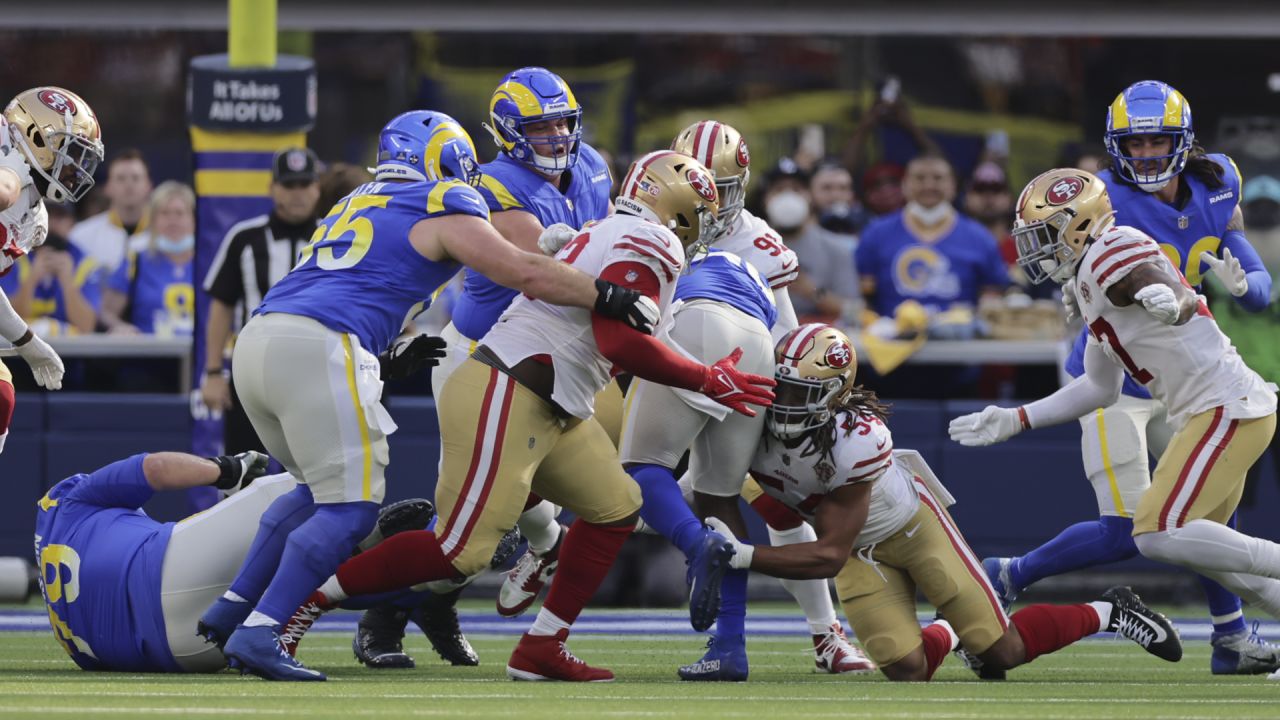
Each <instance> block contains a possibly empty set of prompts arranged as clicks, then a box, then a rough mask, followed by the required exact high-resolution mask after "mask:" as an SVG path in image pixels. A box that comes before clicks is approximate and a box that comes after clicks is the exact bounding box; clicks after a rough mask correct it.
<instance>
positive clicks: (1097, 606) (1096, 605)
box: [1085, 600, 1115, 632]
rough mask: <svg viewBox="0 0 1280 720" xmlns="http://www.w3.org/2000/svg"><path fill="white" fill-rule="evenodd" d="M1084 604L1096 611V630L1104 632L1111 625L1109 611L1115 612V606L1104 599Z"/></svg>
mask: <svg viewBox="0 0 1280 720" xmlns="http://www.w3.org/2000/svg"><path fill="white" fill-rule="evenodd" d="M1085 604H1086V605H1088V606H1089V607H1091V608H1093V611H1094V612H1096V613H1098V632H1106V631H1107V629H1108V628H1110V627H1111V613H1112V612H1115V606H1114V605H1112V604H1111V603H1109V602H1107V601H1105V600H1094V601H1093V602H1091V603H1085Z"/></svg>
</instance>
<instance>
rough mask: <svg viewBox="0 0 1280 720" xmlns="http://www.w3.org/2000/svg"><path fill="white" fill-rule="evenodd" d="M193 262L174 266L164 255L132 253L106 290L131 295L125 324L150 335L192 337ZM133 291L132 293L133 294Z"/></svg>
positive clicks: (117, 270) (113, 275) (194, 299)
mask: <svg viewBox="0 0 1280 720" xmlns="http://www.w3.org/2000/svg"><path fill="white" fill-rule="evenodd" d="M193 272H194V270H193V267H192V263H191V262H185V263H182V264H181V265H175V264H173V263H172V262H170V261H169V259H168V258H167V257H165V255H164V254H163V253H158V252H143V253H137V254H134V253H130V254H129V257H128V259H127V260H126V261H125V262H122V263H120V267H118V268H116V271H115V272H114V273H112V275H111V277H110V278H109V279H108V280H107V287H109V288H111V289H112V290H115V291H116V292H119V293H122V294H124V295H127V296H130V300H131V302H130V304H129V317H127V318H125V320H126V321H128V322H129V323H131V324H133V325H134V326H135V327H137V328H138V329H139V330H141V331H142V332H144V333H146V334H148V335H154V334H156V331H157V329H158V328H167V332H165V333H163V334H166V335H180V336H189V335H191V333H192V330H193V329H194V328H195V302H196V293H195V285H194V284H193V277H194V276H193ZM130 289H132V293H131V292H130Z"/></svg>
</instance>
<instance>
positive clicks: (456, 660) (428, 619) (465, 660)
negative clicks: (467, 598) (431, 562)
mask: <svg viewBox="0 0 1280 720" xmlns="http://www.w3.org/2000/svg"><path fill="white" fill-rule="evenodd" d="M461 594H462V588H458V589H457V590H454V591H452V592H449V593H446V594H444V595H437V594H435V593H427V597H426V599H425V600H423V601H422V603H421V604H420V605H418V607H416V608H414V609H413V611H412V612H410V614H409V619H410V620H412V621H413V622H414V624H416V625H417V626H418V627H419V628H421V629H422V632H423V634H425V635H426V636H427V640H429V641H431V647H432V648H434V649H435V651H436V653H437V654H439V655H440V657H441V658H442V659H444V660H446V661H447V662H448V663H449V664H450V665H466V666H473V665H479V664H480V656H479V655H476V651H475V650H474V649H473V648H472V647H471V643H469V642H467V636H466V635H463V634H462V627H461V626H460V625H458V608H457V605H458V596H459V595H461Z"/></svg>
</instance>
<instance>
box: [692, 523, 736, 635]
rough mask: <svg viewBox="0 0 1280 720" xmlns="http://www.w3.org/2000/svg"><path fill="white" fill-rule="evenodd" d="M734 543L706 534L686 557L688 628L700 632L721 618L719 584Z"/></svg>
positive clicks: (726, 567) (722, 578)
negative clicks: (687, 568) (689, 625)
mask: <svg viewBox="0 0 1280 720" xmlns="http://www.w3.org/2000/svg"><path fill="white" fill-rule="evenodd" d="M733 553H734V549H733V543H731V542H729V540H728V539H726V538H725V536H723V535H721V534H720V533H718V532H715V531H712V530H705V531H704V533H703V535H702V538H701V539H700V540H699V541H698V544H697V545H696V546H694V548H693V552H692V553H690V554H689V570H688V572H687V573H686V574H685V579H686V581H688V583H689V624H691V625H693V629H694V630H697V631H698V632H703V631H705V630H706V629H707V628H709V627H711V624H712V623H714V622H715V621H716V616H717V615H719V614H720V583H721V582H722V581H723V580H724V573H725V571H726V570H728V569H729V558H732V557H733Z"/></svg>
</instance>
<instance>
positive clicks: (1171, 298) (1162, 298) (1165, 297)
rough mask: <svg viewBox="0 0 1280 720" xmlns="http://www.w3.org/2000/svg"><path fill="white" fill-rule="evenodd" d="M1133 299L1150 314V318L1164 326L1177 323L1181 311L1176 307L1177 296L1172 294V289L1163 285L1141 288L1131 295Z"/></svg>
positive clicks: (1156, 284)
mask: <svg viewBox="0 0 1280 720" xmlns="http://www.w3.org/2000/svg"><path fill="white" fill-rule="evenodd" d="M1133 299H1134V300H1137V301H1138V302H1140V303H1142V307H1144V308H1146V309H1147V312H1149V313H1151V317H1153V318H1155V319H1156V320H1159V321H1160V322H1162V323H1164V324H1165V325H1172V324H1174V323H1176V322H1177V321H1178V315H1179V313H1180V311H1181V308H1180V307H1179V306H1178V296H1177V295H1175V294H1174V292H1173V288H1171V287H1169V286H1168V285H1165V284H1164V283H1155V284H1154V285H1148V286H1146V287H1144V288H1142V289H1141V290H1139V291H1138V292H1136V293H1134V294H1133Z"/></svg>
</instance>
